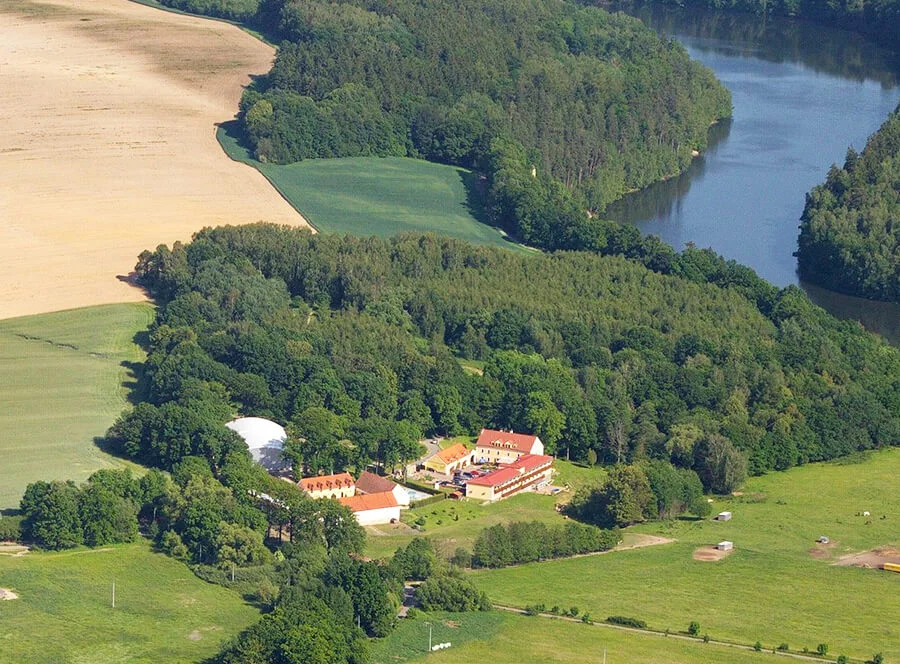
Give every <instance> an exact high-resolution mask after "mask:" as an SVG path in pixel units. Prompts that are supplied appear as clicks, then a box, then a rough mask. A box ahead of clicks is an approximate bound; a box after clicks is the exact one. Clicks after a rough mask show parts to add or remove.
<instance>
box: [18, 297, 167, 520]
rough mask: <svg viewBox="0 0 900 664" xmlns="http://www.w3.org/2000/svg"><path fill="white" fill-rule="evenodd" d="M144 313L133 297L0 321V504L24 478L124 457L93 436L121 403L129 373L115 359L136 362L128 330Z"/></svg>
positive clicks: (82, 473)
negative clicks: (121, 301)
mask: <svg viewBox="0 0 900 664" xmlns="http://www.w3.org/2000/svg"><path fill="white" fill-rule="evenodd" d="M152 317H153V308H152V307H151V306H150V305H149V304H146V303H135V304H116V305H107V306H97V307H89V308H85V309H74V310H71V311H62V312H59V313H53V314H43V315H39V316H27V317H24V318H11V319H7V320H2V321H0V431H3V435H2V436H0V459H2V460H3V461H2V464H0V473H2V480H0V508H8V507H15V506H17V505H18V503H19V498H20V497H21V495H22V491H23V490H24V488H25V486H26V485H27V484H28V483H29V482H34V481H36V480H52V479H73V480H76V481H82V480H84V479H86V478H87V476H88V475H89V474H90V473H92V472H93V471H95V470H97V469H98V468H103V467H109V466H116V465H122V464H123V463H124V462H121V461H119V460H116V459H114V458H113V457H111V456H109V455H107V454H104V453H103V452H102V451H101V450H100V449H99V448H98V447H97V445H96V444H95V442H94V439H95V438H96V437H98V436H102V435H103V434H104V433H105V432H106V429H107V428H108V427H109V426H110V425H111V424H112V423H113V421H114V420H115V418H116V417H117V416H118V415H119V413H120V412H121V411H122V409H123V408H124V407H125V405H126V403H127V398H128V394H129V391H130V388H131V387H132V386H133V384H134V381H135V380H136V377H135V376H134V374H133V371H132V370H131V369H130V368H129V367H128V366H126V364H123V363H136V362H140V361H142V359H143V351H142V350H141V348H140V347H139V346H138V345H137V344H136V343H135V335H136V334H138V333H139V332H141V331H142V330H145V329H146V328H147V326H148V324H149V323H150V321H151V320H152Z"/></svg>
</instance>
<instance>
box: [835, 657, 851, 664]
mask: <svg viewBox="0 0 900 664" xmlns="http://www.w3.org/2000/svg"><path fill="white" fill-rule="evenodd" d="M849 662H850V660H849V659H847V655H838V658H837V664H849Z"/></svg>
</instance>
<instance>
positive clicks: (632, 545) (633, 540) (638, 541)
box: [613, 533, 675, 551]
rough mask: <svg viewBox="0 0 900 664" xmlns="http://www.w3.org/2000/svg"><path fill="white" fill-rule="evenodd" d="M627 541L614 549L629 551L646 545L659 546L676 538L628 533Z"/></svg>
mask: <svg viewBox="0 0 900 664" xmlns="http://www.w3.org/2000/svg"><path fill="white" fill-rule="evenodd" d="M626 539H627V541H625V542H622V543H621V544H618V545H616V546H615V547H614V548H613V551H628V550H629V549H643V548H644V547H645V546H659V545H660V544H671V543H672V542H674V541H675V540H673V539H672V538H671V537H660V536H659V535H643V534H635V533H628V534H627V535H626Z"/></svg>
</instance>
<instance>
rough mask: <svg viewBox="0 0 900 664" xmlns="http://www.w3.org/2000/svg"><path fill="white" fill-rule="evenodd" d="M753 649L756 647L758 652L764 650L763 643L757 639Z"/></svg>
mask: <svg viewBox="0 0 900 664" xmlns="http://www.w3.org/2000/svg"><path fill="white" fill-rule="evenodd" d="M753 649H754V650H755V651H756V652H762V643H760V642H759V641H757V642H756V643H754V644H753Z"/></svg>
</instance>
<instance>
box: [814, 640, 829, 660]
mask: <svg viewBox="0 0 900 664" xmlns="http://www.w3.org/2000/svg"><path fill="white" fill-rule="evenodd" d="M816 654H817V655H818V656H819V657H824V656H825V655H827V654H828V644H827V643H820V644H819V645H817V646H816Z"/></svg>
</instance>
